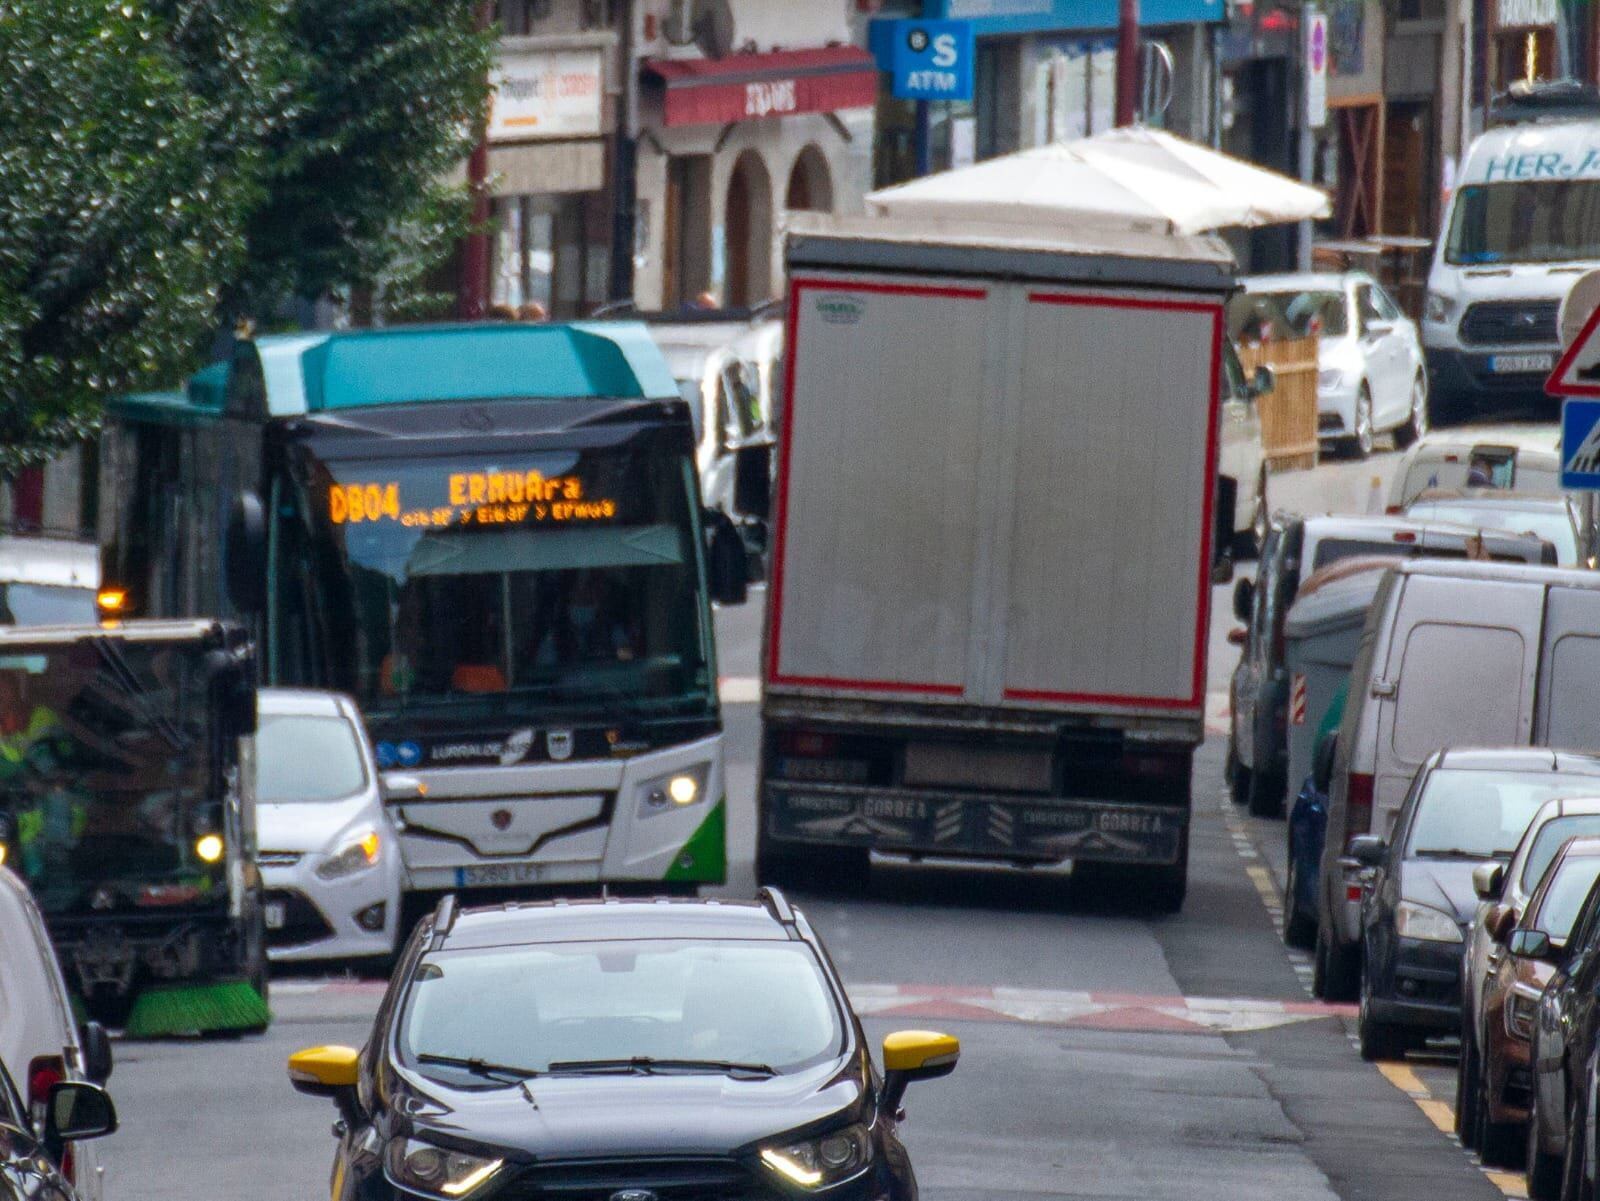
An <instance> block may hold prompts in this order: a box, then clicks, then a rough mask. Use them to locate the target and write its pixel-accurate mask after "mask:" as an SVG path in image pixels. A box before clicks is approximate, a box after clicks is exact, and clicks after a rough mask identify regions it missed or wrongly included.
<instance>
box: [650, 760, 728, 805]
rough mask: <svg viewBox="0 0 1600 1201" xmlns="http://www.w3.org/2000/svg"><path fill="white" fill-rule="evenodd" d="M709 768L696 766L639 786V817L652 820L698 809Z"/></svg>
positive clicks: (656, 778)
mask: <svg viewBox="0 0 1600 1201" xmlns="http://www.w3.org/2000/svg"><path fill="white" fill-rule="evenodd" d="M709 773H710V765H709V764H706V763H699V764H696V765H695V766H694V767H690V768H686V769H684V770H683V771H675V772H672V773H671V774H669V775H664V776H657V777H655V778H654V779H652V780H646V781H645V782H644V783H643V784H641V785H640V786H639V816H640V817H653V816H654V815H655V814H657V813H670V812H672V811H673V810H674V809H687V808H689V806H691V805H698V804H699V803H700V802H701V801H703V800H705V797H706V776H707V775H708V774H709Z"/></svg>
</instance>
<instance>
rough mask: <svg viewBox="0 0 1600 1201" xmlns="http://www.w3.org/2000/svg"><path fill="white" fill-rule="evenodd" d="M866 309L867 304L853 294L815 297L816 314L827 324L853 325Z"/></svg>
mask: <svg viewBox="0 0 1600 1201" xmlns="http://www.w3.org/2000/svg"><path fill="white" fill-rule="evenodd" d="M866 311H867V306H866V305H865V304H864V303H863V302H862V301H860V300H857V299H856V298H855V297H854V296H842V295H838V294H834V295H830V296H819V297H817V314H818V315H819V316H820V317H821V318H822V319H823V320H824V321H826V322H827V323H828V324H829V325H854V324H855V323H856V322H857V321H860V320H861V316H862V314H863V313H865V312H866Z"/></svg>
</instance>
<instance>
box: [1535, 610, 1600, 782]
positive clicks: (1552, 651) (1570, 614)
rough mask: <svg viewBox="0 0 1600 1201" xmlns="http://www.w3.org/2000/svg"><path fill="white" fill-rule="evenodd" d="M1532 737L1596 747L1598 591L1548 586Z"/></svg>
mask: <svg viewBox="0 0 1600 1201" xmlns="http://www.w3.org/2000/svg"><path fill="white" fill-rule="evenodd" d="M1534 742H1535V743H1537V744H1538V745H1540V746H1550V747H1559V748H1563V749H1570V750H1585V751H1597V750H1600V591H1593V590H1590V589H1588V588H1551V589H1550V591H1549V595H1548V599H1547V600H1546V602H1545V616H1544V647H1543V649H1542V651H1541V652H1540V662H1539V703H1538V712H1537V717H1536V721H1535V725H1534Z"/></svg>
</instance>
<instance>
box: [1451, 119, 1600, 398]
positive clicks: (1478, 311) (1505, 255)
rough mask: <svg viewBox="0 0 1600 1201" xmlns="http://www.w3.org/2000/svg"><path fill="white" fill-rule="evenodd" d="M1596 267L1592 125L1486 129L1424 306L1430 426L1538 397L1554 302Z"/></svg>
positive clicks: (1547, 362) (1554, 326)
mask: <svg viewBox="0 0 1600 1201" xmlns="http://www.w3.org/2000/svg"><path fill="white" fill-rule="evenodd" d="M1597 266H1600V120H1583V121H1573V120H1567V121H1549V122H1543V121H1533V122H1528V123H1524V124H1518V125H1508V126H1505V127H1502V128H1498V129H1491V130H1489V131H1487V132H1486V133H1484V134H1483V135H1482V136H1481V137H1479V138H1478V139H1477V140H1476V141H1475V142H1473V144H1472V147H1471V149H1469V150H1468V151H1467V154H1466V158H1465V159H1464V160H1463V163H1462V166H1461V170H1460V173H1459V176H1458V178H1457V181H1456V187H1455V192H1454V194H1453V195H1452V196H1451V198H1450V207H1449V211H1448V212H1447V213H1446V214H1445V219H1444V223H1443V226H1442V228H1441V232H1440V235H1439V242H1438V244H1437V246H1436V247H1435V248H1434V258H1433V269H1432V270H1431V271H1430V272H1429V275H1428V296H1427V302H1426V304H1425V306H1424V309H1423V321H1422V346H1423V351H1424V353H1425V354H1426V356H1427V360H1428V378H1429V384H1430V393H1431V406H1432V410H1433V414H1434V416H1435V418H1436V419H1437V418H1446V419H1448V418H1450V417H1457V418H1459V417H1465V416H1467V415H1468V414H1470V413H1471V412H1472V411H1473V410H1475V409H1478V408H1482V407H1485V406H1486V405H1487V404H1492V403H1493V402H1494V401H1495V400H1497V399H1499V398H1503V397H1508V396H1510V397H1515V398H1518V399H1522V398H1526V397H1531V396H1535V395H1542V389H1543V384H1544V380H1545V377H1546V376H1547V375H1548V374H1549V373H1550V370H1551V368H1552V367H1554V366H1555V362H1556V358H1557V357H1558V356H1559V355H1560V353H1561V338H1560V331H1559V328H1558V316H1559V311H1560V307H1561V302H1562V300H1563V299H1565V297H1566V295H1567V292H1568V291H1569V290H1571V288H1572V285H1573V282H1574V281H1575V280H1577V278H1578V277H1579V276H1580V275H1583V274H1584V273H1586V272H1588V271H1590V270H1593V269H1594V268H1595V267H1597Z"/></svg>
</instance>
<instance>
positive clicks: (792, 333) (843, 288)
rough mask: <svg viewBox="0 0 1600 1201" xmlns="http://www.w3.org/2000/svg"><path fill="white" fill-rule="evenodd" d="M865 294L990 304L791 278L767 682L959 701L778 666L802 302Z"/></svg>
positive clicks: (933, 291)
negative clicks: (817, 293)
mask: <svg viewBox="0 0 1600 1201" xmlns="http://www.w3.org/2000/svg"><path fill="white" fill-rule="evenodd" d="M824 289H825V290H827V291H832V292H847V293H848V292H865V293H869V294H877V295H880V296H934V297H941V298H945V299H949V300H986V299H988V296H989V290H988V289H987V288H963V287H932V286H923V285H918V284H874V283H863V282H861V281H858V280H833V279H799V278H796V279H791V280H790V281H789V312H788V314H787V317H786V318H785V328H784V364H783V375H784V379H783V398H784V401H783V441H782V445H781V447H780V448H779V453H778V489H777V497H776V511H775V513H774V521H773V525H774V531H773V539H772V583H771V586H770V587H769V588H768V590H767V613H768V618H767V621H768V627H767V679H768V680H769V681H770V682H771V683H774V684H793V685H796V686H799V687H812V688H853V689H858V690H860V691H862V692H915V693H921V694H923V695H927V696H960V695H961V694H962V693H963V692H964V691H965V687H964V686H963V685H961V684H927V683H915V682H907V681H902V680H836V679H830V678H824V677H813V676H791V675H785V674H784V672H783V670H782V669H781V668H780V667H779V665H778V647H779V645H780V643H781V641H782V634H783V569H784V547H785V544H786V542H787V538H786V537H785V535H786V533H787V527H788V514H789V454H790V450H791V448H792V447H793V446H794V410H795V403H794V374H795V364H796V363H798V362H799V361H800V356H799V354H798V353H797V348H798V345H799V334H800V298H801V295H802V294H803V293H805V292H807V291H812V290H824Z"/></svg>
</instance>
